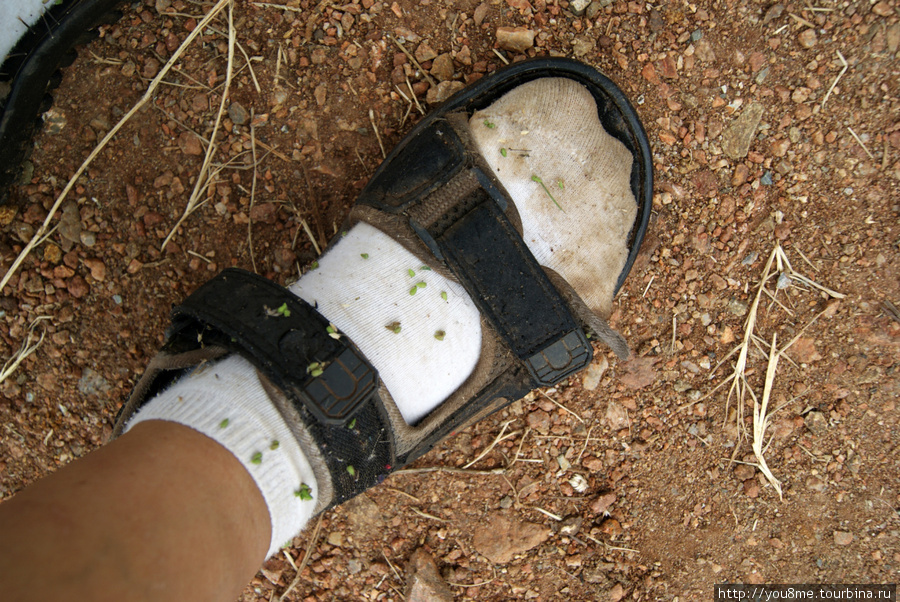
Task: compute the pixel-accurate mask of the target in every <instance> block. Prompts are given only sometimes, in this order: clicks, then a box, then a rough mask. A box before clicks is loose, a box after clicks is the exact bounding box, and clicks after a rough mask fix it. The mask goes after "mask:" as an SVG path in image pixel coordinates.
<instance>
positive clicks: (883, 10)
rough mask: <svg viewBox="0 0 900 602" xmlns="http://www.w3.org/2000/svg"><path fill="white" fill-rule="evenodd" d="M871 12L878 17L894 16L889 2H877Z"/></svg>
mask: <svg viewBox="0 0 900 602" xmlns="http://www.w3.org/2000/svg"><path fill="white" fill-rule="evenodd" d="M872 12H873V13H875V14H876V15H878V16H879V17H890V16H891V15H892V14H894V8H893V7H892V6H891V3H890V2H879V3H878V4H876V5H875V6H873V7H872Z"/></svg>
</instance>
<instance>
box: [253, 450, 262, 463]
mask: <svg viewBox="0 0 900 602" xmlns="http://www.w3.org/2000/svg"><path fill="white" fill-rule="evenodd" d="M250 463H251V464H262V452H256V453H255V454H253V457H251V458H250Z"/></svg>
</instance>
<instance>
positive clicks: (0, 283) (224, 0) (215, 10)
mask: <svg viewBox="0 0 900 602" xmlns="http://www.w3.org/2000/svg"><path fill="white" fill-rule="evenodd" d="M230 2H232V0H219V1H218V2H217V3H216V4H215V6H213V7H212V9H210V11H209V13H207V15H206V16H205V17H204V18H203V20H202V21H200V23H199V24H198V25H197V27H195V28H194V31H192V32H191V33H190V34H189V35H188V37H187V38H185V40H184V42H182V44H181V46H179V47H178V49H177V50H176V51H175V52H174V53H173V54H172V58H170V59H169V61H168V62H167V63H166V64H165V65H164V66H163V68H162V69H160V70H159V73H157V74H156V77H154V78H153V79H152V80H151V81H150V84H149V85H148V86H147V91H146V92H144V95H143V96H142V97H141V99H140V100H139V101H138V102H137V103H136V104H135V105H134V106H133V107H131V110H130V111H128V112H127V113H125V115H124V116H123V117H122V118H121V119H120V120H119V122H118V123H116V125H114V126H113V128H112V129H111V130H110V131H109V133H108V134H106V136H104V137H103V140H101V141H100V142H99V143H98V144H97V146H95V147H94V150H93V151H91V154H90V155H88V158H87V159H85V160H84V162H83V163H82V164H81V166H80V167H79V168H78V169H77V170H75V174H74V175H73V176H72V177H71V178H69V181H68V182H67V183H66V186H65V188H63V189H62V192H60V193H59V196H58V197H56V201H55V202H54V203H53V206H52V207H51V208H50V211H49V212H48V213H47V217H46V218H45V219H44V223H42V224H41V227H40V228H38V229H37V231H36V232H35V233H34V236H33V237H32V238H31V240H30V241H28V244H27V245H25V248H24V249H22V252H21V253H19V255H18V256H17V257H16V260H15V261H14V262H13V264H12V265H11V266H10V268H9V269H8V270H7V271H6V274H5V275H4V276H3V280H0V292H2V291H3V289H4V288H5V287H6V285H7V284H8V283H9V281H10V279H11V278H12V277H13V275H14V274H15V273H16V271H18V269H19V267H20V266H21V265H22V262H23V261H25V258H26V257H28V255H29V254H30V253H31V250H32V249H34V247H35V246H36V245H37V242H38V241H39V240H41V237H42V236H43V235H44V233H46V232H47V228H48V227H49V226H50V221H51V220H52V219H53V217H54V216H55V215H56V212H57V211H59V208H60V206H61V205H62V203H63V201H64V200H65V198H66V196H68V194H69V192H71V190H72V188H74V186H75V182H76V181H78V178H79V177H81V174H83V173H84V171H85V170H86V169H87V168H88V166H89V165H90V164H91V163H93V161H94V159H96V158H97V155H99V154H100V151H102V150H103V149H104V148H106V145H107V144H109V141H110V140H112V139H113V136H115V135H116V134H117V133H118V132H119V130H121V129H122V126H124V125H125V123H126V122H127V121H128V120H129V119H131V117H132V116H133V115H134V114H135V113H137V112H138V111H139V110H140V108H141V107H143V106H144V105H145V104H147V102H148V101H149V100H150V99H151V98H152V97H153V93H154V92H155V91H156V88H157V87H159V84H160V82H162V80H163V78H164V77H165V76H166V75H167V74H168V73H169V70H170V69H172V66H173V65H175V63H176V62H177V61H178V59H179V58H180V57H181V55H182V54H184V51H185V50H187V48H188V46H189V45H190V44H191V42H193V41H194V38H196V37H197V36H198V35H200V32H202V31H203V29H204V28H205V27H206V26H207V24H209V23H210V21H212V20H213V19H214V18H215V17H216V15H218V14H219V13H220V12H221V11H222V9H223V8H225V5H227V4H228V3H230ZM163 247H165V245H163Z"/></svg>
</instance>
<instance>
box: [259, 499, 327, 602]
mask: <svg viewBox="0 0 900 602" xmlns="http://www.w3.org/2000/svg"><path fill="white" fill-rule="evenodd" d="M324 516H325V515H324V513H323V514H320V515H319V520H317V521H316V528H315V529H313V534H312V537H310V538H309V543H308V544H307V545H306V552H305V553H304V554H303V560H302V561H301V562H300V566H298V567H297V574H296V575H294V580H293V581H291V583H290V585H288V586H287V589H285V590H284V591H283V592H282V593H281V595H280V596H278V598H277V599H276V598H274V597H273V598H272V599H273V600H276V602H284V598H285V596H287V595H288V594H289V593H291V592H292V591H294V588H295V587H297V584H298V583H300V579H301V576H302V575H303V569H305V568H306V565H307V564H309V559H310V557H311V556H312V553H313V552H314V551H315V549H316V542H317V541H318V540H319V529H320V528H321V526H322V518H323V517H324ZM291 564H293V562H292V563H291Z"/></svg>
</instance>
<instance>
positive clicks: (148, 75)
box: [141, 57, 159, 79]
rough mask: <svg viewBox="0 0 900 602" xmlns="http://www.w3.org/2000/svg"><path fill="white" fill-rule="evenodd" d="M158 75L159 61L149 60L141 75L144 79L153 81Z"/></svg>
mask: <svg viewBox="0 0 900 602" xmlns="http://www.w3.org/2000/svg"><path fill="white" fill-rule="evenodd" d="M157 73H159V61H157V60H156V59H155V58H153V57H151V58H148V59H147V61H146V62H145V63H144V68H143V69H141V75H142V76H144V79H153V78H154V77H156V74H157Z"/></svg>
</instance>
